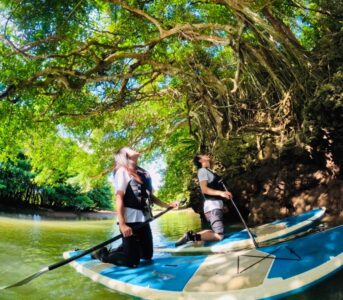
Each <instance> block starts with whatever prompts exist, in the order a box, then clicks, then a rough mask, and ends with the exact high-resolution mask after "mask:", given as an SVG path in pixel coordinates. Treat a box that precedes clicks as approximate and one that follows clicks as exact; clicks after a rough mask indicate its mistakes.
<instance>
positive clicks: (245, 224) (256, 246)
mask: <svg viewBox="0 0 343 300" xmlns="http://www.w3.org/2000/svg"><path fill="white" fill-rule="evenodd" d="M220 182H221V184H222V185H223V187H224V189H225V191H227V192H228V189H227V187H226V185H225V184H224V182H223V180H221V181H220ZM230 200H231V202H232V204H233V206H234V208H235V209H236V211H237V213H238V215H239V217H240V219H241V221H242V223H243V225H244V227H245V229H246V230H247V231H248V234H249V236H250V238H251V240H252V241H253V243H254V246H255V248H258V244H257V242H256V240H255V238H254V236H253V235H252V233H251V231H250V229H249V227H248V225H247V223H245V221H244V219H243V216H242V215H241V212H240V211H239V209H238V207H237V206H236V203H235V201H233V198H232V197H231V199H230Z"/></svg>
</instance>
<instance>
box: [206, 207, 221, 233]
mask: <svg viewBox="0 0 343 300" xmlns="http://www.w3.org/2000/svg"><path fill="white" fill-rule="evenodd" d="M205 217H206V220H207V221H208V222H210V224H211V228H212V230H213V231H214V232H215V233H218V234H224V224H223V210H222V209H213V210H211V211H208V212H207V213H205Z"/></svg>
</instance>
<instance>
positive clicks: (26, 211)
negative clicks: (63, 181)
mask: <svg viewBox="0 0 343 300" xmlns="http://www.w3.org/2000/svg"><path fill="white" fill-rule="evenodd" d="M162 210H163V209H162V208H158V209H154V210H153V214H157V213H159V212H160V211H162ZM180 210H182V211H185V210H186V211H187V210H189V211H193V210H192V209H191V208H182V209H175V210H171V211H170V212H174V211H180ZM0 216H7V217H11V216H16V217H18V216H20V218H23V219H37V218H41V219H55V220H58V219H61V220H108V219H114V218H115V217H116V213H115V212H114V211H110V210H99V211H87V212H83V211H58V210H53V209H48V208H35V209H33V208H25V207H24V208H18V207H9V206H4V205H1V204H0Z"/></svg>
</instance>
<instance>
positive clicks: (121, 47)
mask: <svg viewBox="0 0 343 300" xmlns="http://www.w3.org/2000/svg"><path fill="white" fill-rule="evenodd" d="M0 7H1V16H0V22H1V28H0V34H1V36H0V38H1V40H0V41H1V43H0V57H1V61H0V66H1V73H0V119H1V120H0V121H1V125H0V150H1V151H0V160H1V161H6V160H7V159H9V158H11V159H14V158H15V157H16V156H17V154H18V152H19V151H24V153H25V155H26V156H27V157H28V158H29V159H30V161H31V164H32V167H33V169H34V171H35V174H36V177H35V180H36V182H38V183H51V184H52V183H54V182H58V180H60V178H61V177H64V178H67V179H68V182H70V183H78V184H82V186H83V187H84V188H88V189H89V188H90V187H91V186H94V185H96V184H97V182H101V181H103V180H104V178H106V176H105V174H106V171H108V170H110V169H111V168H112V166H113V159H112V157H113V153H114V152H115V151H116V150H117V149H118V148H120V147H121V146H124V145H129V146H133V147H136V148H138V149H140V150H141V151H142V152H143V153H144V154H145V159H147V160H149V159H154V157H156V155H163V156H164V158H165V160H166V173H165V181H166V185H165V189H164V192H163V193H164V195H165V196H171V195H173V196H175V195H176V194H178V193H184V192H185V191H186V190H187V186H188V183H189V180H190V177H191V157H192V156H193V155H194V153H196V152H197V151H207V152H212V153H214V154H215V155H216V156H217V158H218V159H219V160H220V161H221V162H222V164H223V165H224V167H226V168H228V169H230V168H231V171H234V170H238V169H241V168H245V167H247V166H249V165H251V164H253V163H255V162H257V161H258V160H261V159H266V158H268V157H270V156H278V155H280V153H281V152H282V151H283V149H284V148H285V147H286V146H287V145H292V147H299V148H301V149H303V150H304V151H309V152H313V151H316V149H314V148H313V145H311V143H312V142H313V141H314V139H323V137H324V135H326V136H331V135H332V132H337V130H338V132H342V131H340V130H342V122H341V121H342V96H340V97H339V96H337V97H333V98H332V97H331V98H330V97H329V96H330V95H329V96H328V94H327V93H329V94H330V93H331V95H332V94H334V95H339V94H340V95H341V91H339V90H338V89H339V86H342V84H341V83H342V73H341V72H342V70H341V69H340V68H341V64H340V63H341V62H342V53H343V51H340V49H342V31H341V27H342V19H343V11H342V5H341V2H340V1H339V0H337V1H336V0H331V1H325V0H310V1H308V0H306V1H305V0H286V1H285V0H276V1H268V0H259V1H249V0H246V1H243V0H242V1H236V0H199V1H190V0H168V1H165V0H155V1H149V0H147V1H136V0H129V1H123V0H71V1H56V0H20V1H19V0H13V1H9V0H1V1H0ZM333 45H336V46H335V47H334V46H333ZM323 54H324V55H323ZM334 74H335V75H334ZM330 76H331V77H330ZM333 77H334V78H335V80H334V84H333V85H331V86H330V87H329V86H327V89H326V92H325V91H321V90H320V88H321V87H322V86H323V84H330V82H331V79H332V78H333ZM318 99H321V100H318ZM318 101H320V103H319V102H318ZM321 105H323V106H325V108H326V110H327V111H329V112H330V113H332V116H331V118H329V119H325V120H319V119H318V118H317V117H316V112H318V110H319V111H320V110H321V109H322V107H321ZM332 118H334V119H335V120H336V123H335V124H333V123H332ZM313 128H317V129H318V128H319V129H320V130H319V129H318V130H313ZM337 139H338V142H337V145H341V144H342V143H341V141H340V138H339V136H338V135H337ZM335 143H336V141H335ZM334 145H336V144H334ZM331 146H332V145H331ZM337 147H338V146H335V147H331V148H330V151H331V152H332V153H331V152H330V153H331V154H333V158H332V159H334V160H335V159H336V158H335V153H338V152H339V149H340V148H339V147H338V148H337ZM324 148H325V149H324ZM324 148H323V147H322V148H321V149H322V151H324V152H325V151H326V152H327V151H329V150H327V149H328V148H327V147H324ZM323 149H324V150H323ZM336 163H341V161H337V159H336Z"/></svg>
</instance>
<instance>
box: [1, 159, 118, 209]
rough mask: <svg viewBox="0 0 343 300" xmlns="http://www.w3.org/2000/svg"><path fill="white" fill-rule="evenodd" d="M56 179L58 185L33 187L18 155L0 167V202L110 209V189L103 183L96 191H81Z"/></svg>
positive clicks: (28, 168) (32, 176)
mask: <svg viewBox="0 0 343 300" xmlns="http://www.w3.org/2000/svg"><path fill="white" fill-rule="evenodd" d="M61 178H66V174H62V176H60V179H59V182H57V183H54V185H51V184H47V183H45V184H37V183H35V182H34V179H35V174H34V172H33V171H32V169H31V165H30V162H29V160H27V159H26V158H25V157H24V155H22V154H20V155H19V156H18V158H17V160H16V162H15V163H13V162H11V161H8V162H7V163H5V164H1V168H0V202H1V203H4V204H7V205H10V206H19V207H20V206H23V205H25V206H35V207H36V206H41V207H47V208H55V209H73V210H94V209H113V204H112V198H113V194H112V190H111V189H110V187H109V184H108V183H106V182H103V183H102V184H101V185H99V187H98V188H94V189H92V190H90V191H88V192H82V191H81V188H80V187H78V186H71V185H70V184H67V183H66V182H65V180H62V179H61Z"/></svg>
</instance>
